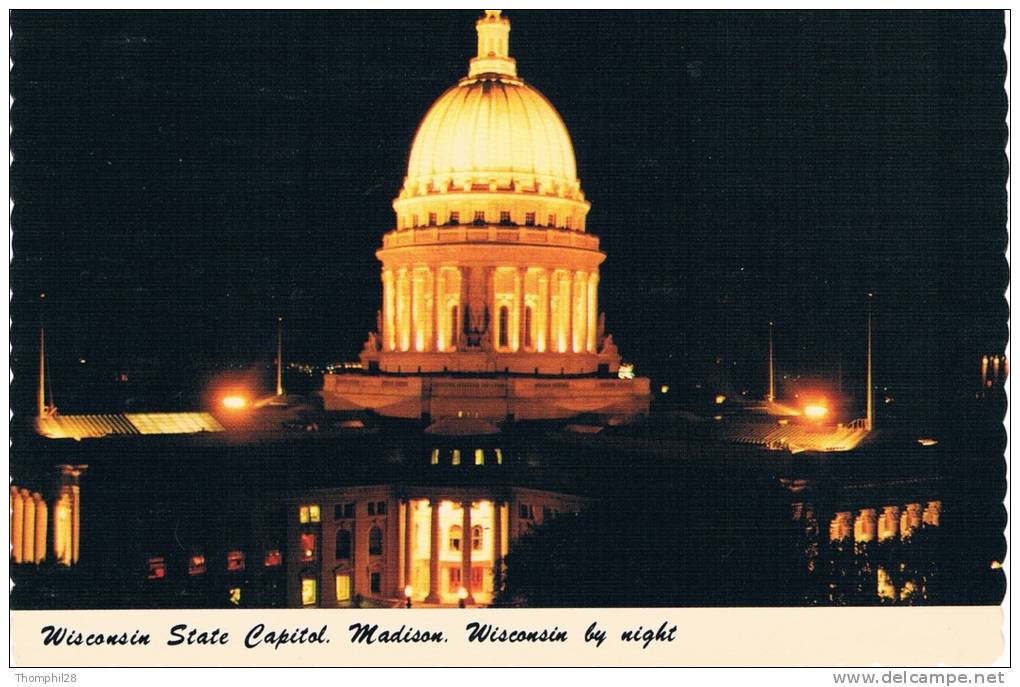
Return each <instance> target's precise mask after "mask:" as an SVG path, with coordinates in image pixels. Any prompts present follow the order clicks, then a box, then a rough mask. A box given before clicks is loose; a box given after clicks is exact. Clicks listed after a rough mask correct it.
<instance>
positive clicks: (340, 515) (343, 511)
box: [333, 503, 354, 520]
mask: <svg viewBox="0 0 1020 687" xmlns="http://www.w3.org/2000/svg"><path fill="white" fill-rule="evenodd" d="M353 517H354V504H353V503H338V504H336V505H335V506H333V519H334V520H349V519H350V518H353Z"/></svg>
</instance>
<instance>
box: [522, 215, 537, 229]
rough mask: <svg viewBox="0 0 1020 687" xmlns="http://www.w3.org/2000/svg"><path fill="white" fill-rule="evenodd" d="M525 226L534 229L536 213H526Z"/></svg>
mask: <svg viewBox="0 0 1020 687" xmlns="http://www.w3.org/2000/svg"><path fill="white" fill-rule="evenodd" d="M524 226H526V227H533V226H535V213H534V212H526V213H524Z"/></svg>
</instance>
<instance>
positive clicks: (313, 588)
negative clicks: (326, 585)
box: [301, 577, 319, 606]
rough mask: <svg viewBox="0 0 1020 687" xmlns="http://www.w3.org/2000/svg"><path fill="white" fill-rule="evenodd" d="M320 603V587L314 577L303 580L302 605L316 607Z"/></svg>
mask: <svg viewBox="0 0 1020 687" xmlns="http://www.w3.org/2000/svg"><path fill="white" fill-rule="evenodd" d="M318 601H319V590H318V585H317V584H316V583H315V578H314V577H302V578H301V605H302V606H314V605H315V604H316V603H318Z"/></svg>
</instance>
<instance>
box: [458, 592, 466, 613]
mask: <svg viewBox="0 0 1020 687" xmlns="http://www.w3.org/2000/svg"><path fill="white" fill-rule="evenodd" d="M465 599H467V590H466V589H464V588H463V587H461V588H460V589H458V590H457V607H458V608H466V606H465V605H464V600H465Z"/></svg>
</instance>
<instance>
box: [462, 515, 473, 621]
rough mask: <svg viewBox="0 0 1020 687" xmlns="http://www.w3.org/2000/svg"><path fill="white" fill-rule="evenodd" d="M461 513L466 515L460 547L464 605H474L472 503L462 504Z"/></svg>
mask: <svg viewBox="0 0 1020 687" xmlns="http://www.w3.org/2000/svg"><path fill="white" fill-rule="evenodd" d="M460 507H461V511H462V512H463V513H464V518H463V521H462V523H463V524H462V527H463V532H464V533H463V535H462V538H461V546H460V551H461V554H460V584H461V586H463V587H464V589H466V590H467V598H466V599H464V603H466V604H473V603H474V602H475V597H474V595H473V594H472V593H471V549H472V544H473V539H474V537H473V536H472V532H471V501H470V500H468V501H464V502H463V503H461V504H460Z"/></svg>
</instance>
